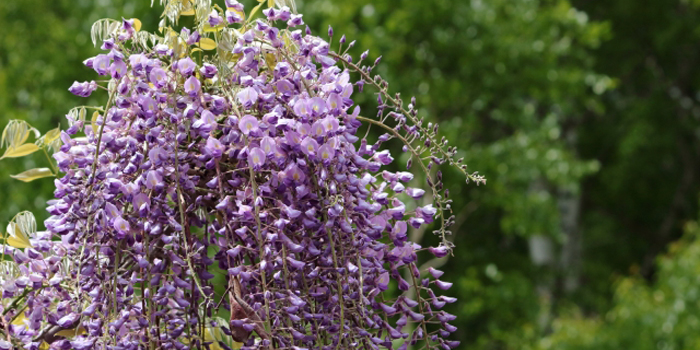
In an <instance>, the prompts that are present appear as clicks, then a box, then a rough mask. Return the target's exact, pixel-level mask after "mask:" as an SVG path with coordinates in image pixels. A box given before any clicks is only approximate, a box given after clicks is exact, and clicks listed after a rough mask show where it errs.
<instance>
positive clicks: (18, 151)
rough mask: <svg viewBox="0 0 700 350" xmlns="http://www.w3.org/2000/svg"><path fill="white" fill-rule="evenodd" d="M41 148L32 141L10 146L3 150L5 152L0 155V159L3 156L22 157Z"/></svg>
mask: <svg viewBox="0 0 700 350" xmlns="http://www.w3.org/2000/svg"><path fill="white" fill-rule="evenodd" d="M40 149H41V148H40V147H39V146H37V145H35V144H33V143H25V144H23V145H21V146H19V147H16V148H15V147H11V148H8V149H7V151H5V154H3V155H2V157H0V159H3V158H17V157H24V156H26V155H28V154H32V153H34V152H36V151H38V150H40Z"/></svg>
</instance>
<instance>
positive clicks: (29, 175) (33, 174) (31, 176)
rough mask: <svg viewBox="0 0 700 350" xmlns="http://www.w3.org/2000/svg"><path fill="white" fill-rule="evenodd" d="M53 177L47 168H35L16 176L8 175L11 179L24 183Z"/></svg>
mask: <svg viewBox="0 0 700 350" xmlns="http://www.w3.org/2000/svg"><path fill="white" fill-rule="evenodd" d="M49 176H54V173H53V172H52V171H51V169H49V168H36V169H29V170H27V171H25V172H21V173H19V174H17V175H10V177H11V178H13V179H17V180H20V181H24V182H30V181H34V180H36V179H41V178H42V177H49Z"/></svg>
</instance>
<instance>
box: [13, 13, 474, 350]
mask: <svg viewBox="0 0 700 350" xmlns="http://www.w3.org/2000/svg"><path fill="white" fill-rule="evenodd" d="M168 5H172V4H170V3H167V4H166V9H167V8H168V7H167V6H168ZM261 5H262V4H261ZM191 6H194V8H193V10H194V11H193V12H194V13H195V19H196V23H197V24H196V25H195V28H191V29H188V28H182V29H181V30H180V31H175V30H173V29H171V28H170V27H167V26H163V28H164V29H165V30H164V34H163V36H162V37H158V36H156V35H155V34H150V33H142V32H138V31H137V28H136V27H137V26H135V23H134V21H133V20H123V21H122V22H120V23H119V25H118V26H115V27H114V28H113V29H114V30H112V31H111V32H110V33H108V35H105V37H104V38H102V39H103V41H102V43H101V45H102V49H103V50H104V53H102V54H99V55H97V56H96V57H93V58H90V59H88V60H86V61H85V64H86V65H87V67H89V68H91V69H93V70H95V72H96V73H97V74H98V75H99V76H102V77H106V80H104V79H103V80H97V82H95V81H90V82H85V83H75V84H74V85H73V86H71V88H70V91H71V92H72V93H74V94H76V95H79V96H89V95H90V94H91V93H93V92H94V91H96V90H98V89H104V90H106V91H107V93H108V95H109V97H108V102H107V103H106V105H105V106H104V107H96V108H94V110H95V113H94V114H93V118H92V121H90V120H88V118H86V117H85V115H86V113H85V112H81V113H73V114H69V115H68V121H69V123H70V128H68V129H67V130H65V131H63V132H62V133H61V135H60V139H61V141H62V146H61V147H60V149H59V150H58V151H57V152H56V153H55V154H54V155H53V157H54V158H55V160H56V161H57V164H58V169H59V170H60V172H61V173H63V174H64V175H62V176H61V177H60V178H58V179H56V180H55V186H56V190H55V192H54V194H55V199H53V200H51V201H50V202H49V207H48V211H49V213H50V214H51V217H50V218H49V219H48V220H47V221H46V222H45V225H46V228H47V231H46V232H42V233H39V234H35V235H33V236H32V237H31V246H30V247H26V248H24V249H19V248H12V247H5V249H4V252H3V253H4V254H6V255H10V256H12V257H13V259H14V261H15V262H16V264H17V265H18V268H17V269H16V271H15V272H13V274H12V275H11V276H9V277H7V276H6V277H5V278H4V280H3V286H2V288H3V291H2V298H3V299H5V300H11V301H12V305H10V307H5V308H4V310H2V317H3V325H4V326H1V325H0V326H1V327H3V330H4V333H5V334H6V335H7V339H6V340H5V339H3V340H1V341H0V349H10V348H12V347H21V348H25V349H39V348H42V347H43V348H50V349H78V350H84V349H115V350H116V349H190V348H196V349H228V348H232V347H235V346H240V348H241V349H356V348H362V349H407V348H409V347H410V346H412V345H417V346H420V347H421V348H426V349H438V348H439V349H453V348H456V347H457V345H458V342H457V341H451V340H449V335H450V333H451V332H454V331H455V327H454V326H452V325H450V324H449V322H450V321H451V320H453V319H454V318H455V316H453V315H451V314H449V313H447V312H445V311H442V310H441V309H442V308H443V306H444V305H445V304H446V303H452V302H454V301H455V300H456V299H455V298H453V297H449V296H445V295H440V294H441V292H440V293H436V292H435V290H440V291H442V290H447V289H449V288H450V286H451V283H449V282H444V281H441V280H440V279H439V278H440V276H441V275H442V272H441V271H439V270H435V269H432V268H430V269H427V270H426V271H420V270H419V267H418V266H419V265H417V259H418V255H419V254H426V255H427V254H432V255H435V256H437V257H443V256H446V255H447V254H449V253H450V251H451V248H452V246H451V245H450V244H449V240H447V239H446V235H449V231H447V227H448V226H449V224H450V223H451V221H452V220H453V219H452V217H451V216H450V201H449V199H448V198H447V196H448V194H447V193H445V191H442V184H441V173H440V172H439V171H437V172H435V171H432V170H434V169H432V167H433V164H436V165H439V164H442V163H449V164H452V165H456V166H457V167H458V168H459V169H461V170H462V171H463V172H464V173H465V174H466V175H467V178H468V179H471V180H473V181H477V182H483V178H481V177H478V176H477V175H474V174H467V173H466V170H465V169H466V167H464V166H462V165H460V163H461V162H460V161H459V160H453V156H454V155H455V153H456V150H455V149H453V148H450V147H447V146H446V145H447V142H446V141H445V140H444V139H443V140H438V139H437V136H436V135H437V125H435V126H433V125H427V126H424V125H423V123H422V121H421V120H419V119H418V117H417V112H416V109H415V101H412V102H411V103H410V104H409V105H408V107H406V108H405V107H404V106H403V103H402V101H401V99H400V97H399V96H398V95H390V94H389V93H388V92H387V91H388V87H387V83H386V82H385V81H384V80H383V79H382V78H381V77H377V76H373V75H372V69H373V68H374V67H375V66H376V65H377V63H378V61H379V60H377V61H376V62H375V63H374V64H372V65H363V64H362V62H363V61H364V60H366V59H367V53H364V54H362V56H361V57H360V59H359V60H357V61H355V60H354V59H353V58H352V57H351V56H350V55H349V54H347V49H348V48H349V47H352V46H353V45H354V43H350V44H347V45H346V47H345V51H343V49H344V48H343V45H345V42H346V39H345V37H342V38H340V39H339V40H338V41H337V43H338V45H339V49H338V52H335V51H332V50H331V44H332V40H331V41H330V42H328V41H326V40H324V39H322V38H321V37H318V36H314V35H312V34H311V33H310V31H309V29H308V28H303V26H304V23H303V17H302V15H300V14H295V13H293V12H292V11H291V10H290V9H289V8H288V7H286V6H276V7H270V8H268V9H266V10H264V11H262V13H263V14H264V17H263V18H261V19H257V20H253V19H246V15H245V12H244V8H243V6H242V5H241V4H240V3H238V2H236V1H235V0H227V1H226V10H222V9H221V8H218V7H217V6H211V4H207V3H206V1H195V2H193V3H191ZM171 7H172V6H171ZM217 8H218V10H217ZM258 8H259V7H258ZM170 10H172V8H170ZM177 10H178V11H180V12H185V11H187V10H188V9H185V8H179V9H177ZM255 10H257V8H256V9H255ZM255 10H254V11H252V12H255ZM249 17H251V18H252V17H253V16H249ZM166 19H167V16H166ZM173 24H174V22H173ZM329 35H330V37H331V39H332V38H333V33H332V30H329ZM145 37H149V38H157V40H154V42H153V43H152V45H148V44H145V43H144V42H145V40H143V38H145ZM211 42H214V43H215V46H216V47H215V48H214V51H211V50H207V48H206V45H205V44H208V43H211ZM369 85H371V86H373V87H376V88H377V89H376V93H377V96H378V102H379V105H378V114H377V117H376V118H368V117H364V116H362V115H361V113H360V108H359V107H358V106H356V105H355V103H354V101H353V97H354V95H355V94H357V93H358V92H361V91H362V90H363V87H365V88H366V87H367V86H369ZM98 91H99V90H98ZM390 122H391V123H392V124H391V125H389V123H390ZM363 125H373V126H375V127H379V128H380V129H382V130H384V132H385V133H384V134H383V135H381V136H380V137H379V139H378V140H377V141H376V142H374V143H370V142H369V141H368V138H367V137H362V138H361V137H360V136H358V129H360V128H361V127H363ZM390 139H398V140H400V141H401V142H403V143H404V145H403V147H404V151H405V152H409V154H410V156H411V157H410V158H411V159H412V161H413V162H416V163H417V164H419V166H420V168H421V169H422V170H424V174H423V176H425V177H426V178H427V185H426V187H425V189H421V188H418V187H415V186H416V185H415V182H416V181H412V179H413V177H414V175H413V174H412V173H411V172H409V171H410V170H411V161H409V164H408V169H407V170H409V171H398V172H394V171H388V170H386V166H388V165H390V164H391V163H392V162H393V161H394V159H393V156H392V154H391V153H390V152H389V151H388V150H387V149H382V144H383V143H384V142H386V141H388V140H390ZM426 190H427V192H428V193H426ZM423 196H428V197H432V198H433V201H432V203H431V204H427V205H424V204H419V203H421V202H419V201H416V199H420V198H422V197H423ZM434 221H437V223H436V225H437V226H438V227H439V228H438V229H437V230H436V233H437V234H438V235H439V236H440V238H441V239H442V242H443V243H442V244H440V245H439V246H437V247H421V246H419V245H418V244H417V243H416V242H410V241H409V239H408V234H407V232H408V230H409V229H410V228H411V227H413V228H419V227H421V226H423V225H430V224H432V223H433V222H434ZM422 252H425V253H422ZM434 287H437V289H435V290H434ZM4 305H6V304H4ZM20 305H21V306H23V307H19V306H20ZM18 319H21V320H23V321H22V322H15V321H16V320H18ZM214 330H216V332H218V333H220V334H223V335H224V336H223V338H227V339H230V340H233V341H235V343H234V342H230V341H225V340H222V339H219V338H216V337H212V336H211V334H213V333H214ZM215 338H216V339H215ZM236 343H240V344H238V345H235V344H236Z"/></svg>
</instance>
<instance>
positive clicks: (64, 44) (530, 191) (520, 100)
mask: <svg viewBox="0 0 700 350" xmlns="http://www.w3.org/2000/svg"><path fill="white" fill-rule="evenodd" d="M219 2H220V3H221V5H223V0H222V1H219ZM250 3H251V2H248V3H246V4H249V5H250ZM297 4H298V6H299V9H300V11H301V12H303V13H304V14H305V15H304V19H305V20H306V22H307V23H308V24H309V26H310V27H311V28H312V30H314V31H315V32H317V33H325V31H326V29H327V27H328V25H329V24H333V26H334V30H335V33H336V36H340V34H343V33H344V34H346V35H347V37H348V39H349V40H357V45H356V47H355V51H354V54H359V53H360V52H361V51H363V50H365V49H370V57H371V59H374V58H376V56H377V55H379V54H382V55H383V59H382V63H381V64H380V66H379V68H378V70H379V72H380V73H381V74H382V75H383V76H384V77H385V78H386V79H387V80H389V81H390V82H391V83H392V84H393V85H391V89H392V90H394V91H400V92H401V93H402V94H403V96H404V97H408V96H412V95H415V96H416V97H417V99H418V107H419V109H420V111H421V113H422V114H423V115H424V116H425V117H427V118H428V119H429V120H431V121H433V122H438V123H439V124H440V126H441V130H442V133H443V134H444V135H445V136H446V137H447V138H448V139H450V140H452V143H453V144H455V145H457V146H458V147H459V149H460V150H461V152H462V156H464V157H465V161H466V163H467V164H468V165H469V168H470V169H471V170H472V171H473V170H479V172H480V173H481V174H484V175H486V176H487V178H488V183H487V185H486V186H485V187H475V186H473V185H465V184H464V182H463V179H462V178H461V177H460V176H459V175H458V174H457V173H451V172H448V173H446V174H445V179H446V180H445V182H446V185H447V186H448V187H449V189H450V192H451V193H452V197H453V199H454V201H455V203H454V204H453V207H454V208H456V210H457V211H456V213H455V214H456V215H457V225H456V226H455V227H454V231H455V235H454V239H455V243H456V244H457V247H458V248H457V250H456V251H455V256H454V257H451V258H450V259H449V260H447V261H432V262H431V263H432V264H437V265H442V269H444V270H445V271H446V272H447V276H446V279H447V280H451V281H454V282H456V283H455V286H454V287H453V289H452V290H451V294H452V295H457V296H459V297H460V302H459V303H457V304H454V305H453V306H452V308H451V309H450V311H451V312H453V313H456V314H458V316H459V318H458V319H457V321H455V325H457V326H458V327H459V328H460V331H459V332H458V334H457V337H458V338H459V339H460V340H461V341H462V344H463V345H462V348H464V349H589V348H590V349H625V348H629V349H692V348H697V346H698V344H700V332H698V330H699V329H698V328H700V320H698V316H697V315H698V310H697V308H698V305H700V304H699V300H700V299H698V298H700V296H699V295H698V293H699V292H700V278H699V277H698V276H700V242H698V240H697V236H698V232H699V230H698V228H697V224H696V223H695V221H693V220H696V219H697V215H696V214H697V211H698V205H697V203H698V201H697V198H698V192H699V190H700V188H698V181H697V180H698V176H699V175H700V174H698V168H697V164H700V162H699V161H700V142H699V140H698V138H699V137H700V125H699V124H700V122H699V121H700V90H699V89H698V88H699V86H698V85H699V84H700V70H699V69H698V68H697V67H698V63H700V62H698V61H700V47H699V46H698V39H700V38H699V37H700V27H699V26H698V23H700V7H699V5H700V2H698V1H691V0H650V1H646V2H644V4H641V3H639V2H638V1H634V0H617V1H604V0H588V1H584V0H572V1H566V0H457V1H447V0H432V1H421V0H374V1H370V0H353V1H342V0H297ZM149 5H150V3H149V1H143V0H138V1H134V0H111V1H107V0H101V1H92V0H23V1H3V2H0V33H2V35H0V111H2V112H1V113H0V125H5V124H6V123H7V121H8V120H10V119H24V120H27V121H29V122H30V123H31V124H32V125H34V126H36V127H37V128H39V129H40V130H42V131H47V130H49V129H51V128H54V127H55V126H56V125H57V124H58V123H59V122H60V121H61V119H62V115H63V114H65V113H66V112H67V111H68V110H69V109H70V108H71V107H73V106H75V105H77V104H90V103H91V102H90V101H87V102H86V101H84V99H81V98H79V97H75V96H73V95H71V94H69V93H68V91H67V89H68V87H69V86H70V84H71V83H72V82H73V80H78V81H82V80H88V79H93V78H94V73H93V72H92V71H90V70H89V69H87V68H85V67H84V66H83V65H82V64H81V62H82V61H83V60H84V59H85V58H87V57H89V56H92V55H94V54H96V53H97V49H95V48H93V47H92V44H91V42H90V38H89V32H90V26H91V25H92V23H93V22H94V21H95V20H97V19H99V18H103V17H112V18H120V17H125V18H130V17H138V18H140V19H141V20H142V22H143V24H144V27H145V28H147V29H150V30H153V29H154V28H155V27H156V24H157V20H158V18H157V16H158V15H159V14H160V11H159V10H156V9H154V10H151V9H150V6H149ZM336 39H337V37H336ZM93 98H94V97H93ZM368 100H371V98H369V99H368ZM95 102H96V103H97V101H95ZM98 104H99V103H98ZM64 127H65V125H64ZM397 155H398V153H397ZM44 161H45V160H44V159H42V156H41V155H36V156H35V157H27V158H26V159H25V158H22V159H18V160H4V161H2V163H0V165H1V166H0V198H1V199H2V200H3V205H2V206H1V207H0V224H2V226H3V227H4V224H5V223H6V222H7V221H9V219H10V218H11V217H12V216H13V215H14V214H15V213H17V212H18V211H20V210H31V211H33V212H34V213H35V214H37V217H38V218H39V219H43V218H45V217H46V214H44V213H43V208H44V207H45V203H46V201H47V200H48V199H50V198H51V189H52V187H53V184H52V183H51V181H50V180H40V181H35V182H32V183H29V184H25V183H21V182H18V181H15V180H12V179H10V178H9V176H8V175H9V174H16V173H19V172H21V171H23V170H24V169H29V168H33V167H37V166H43V165H41V164H42V162H44ZM566 198H576V199H577V203H579V211H578V213H579V215H578V217H577V219H576V220H575V221H574V227H573V231H571V229H570V227H569V228H567V227H568V226H566V225H567V222H568V221H566V220H565V219H564V218H563V213H564V211H563V210H562V208H561V205H562V203H563V201H565V200H566ZM684 227H685V232H686V234H685V235H684V236H683V232H684ZM570 232H575V233H576V235H577V236H576V237H579V238H580V242H578V249H579V255H578V257H579V259H578V260H579V262H578V264H577V265H576V266H573V267H572V266H570V265H567V264H566V263H565V262H564V260H565V259H564V258H563V255H562V254H563V252H564V251H565V247H566V246H567V244H570V243H571V242H570V241H568V240H570V239H571V236H570V235H569V233H570ZM412 236H413V237H414V238H415V239H417V240H420V241H422V242H424V243H430V242H431V239H432V237H431V235H430V233H425V232H412ZM681 236H683V238H682V239H680V240H679V238H681ZM533 237H546V238H547V239H549V240H550V241H551V242H552V251H553V254H554V257H553V258H552V259H551V260H550V262H548V263H546V264H537V263H534V260H533V255H532V252H531V250H530V243H531V241H532V239H533ZM672 242H674V243H672ZM670 243H671V245H670V246H669V244H670ZM668 247H670V248H668ZM573 270H575V271H574V272H575V274H574V275H575V279H576V282H577V283H576V287H575V288H569V287H567V284H566V283H567V282H566V281H567V276H569V275H571V271H573ZM543 290H545V291H546V292H544V293H543V292H542V291H543Z"/></svg>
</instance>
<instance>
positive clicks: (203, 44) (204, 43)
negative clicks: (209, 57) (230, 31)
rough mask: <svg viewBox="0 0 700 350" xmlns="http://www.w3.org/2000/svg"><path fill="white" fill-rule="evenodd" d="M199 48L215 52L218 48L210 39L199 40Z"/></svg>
mask: <svg viewBox="0 0 700 350" xmlns="http://www.w3.org/2000/svg"><path fill="white" fill-rule="evenodd" d="M199 47H200V48H201V49H202V50H213V49H215V48H216V41H214V40H213V39H210V38H201V39H199Z"/></svg>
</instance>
